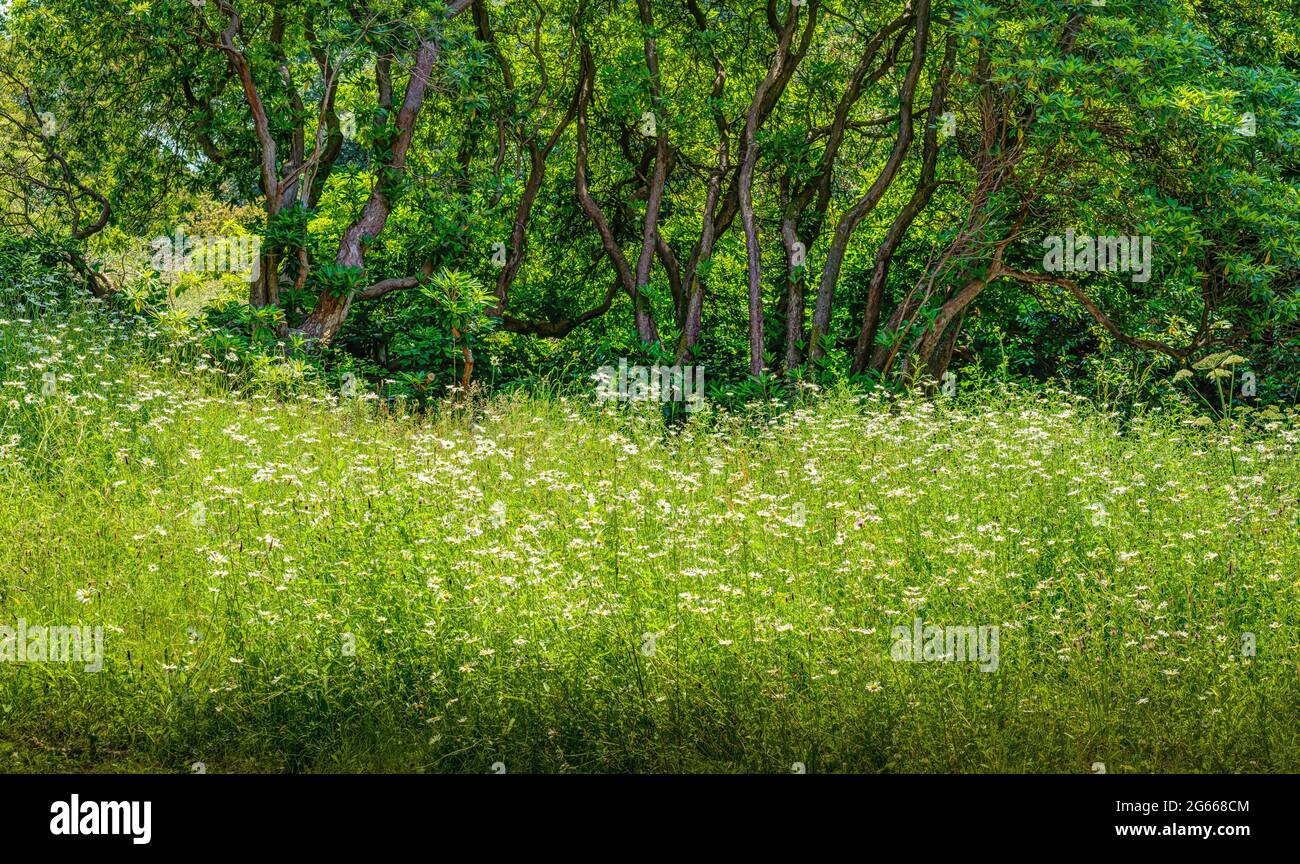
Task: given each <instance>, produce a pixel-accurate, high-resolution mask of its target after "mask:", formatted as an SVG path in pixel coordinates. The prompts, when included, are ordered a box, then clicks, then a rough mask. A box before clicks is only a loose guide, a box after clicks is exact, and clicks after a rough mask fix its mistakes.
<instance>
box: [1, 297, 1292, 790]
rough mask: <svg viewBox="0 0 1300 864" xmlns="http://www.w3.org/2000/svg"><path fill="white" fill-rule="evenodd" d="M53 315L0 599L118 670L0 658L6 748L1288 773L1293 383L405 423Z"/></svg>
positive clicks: (774, 766) (17, 416)
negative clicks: (961, 652)
mask: <svg viewBox="0 0 1300 864" xmlns="http://www.w3.org/2000/svg"><path fill="white" fill-rule="evenodd" d="M38 307H39V304H32V305H31V306H26V307H23V308H21V309H20V308H16V307H15V306H13V305H12V304H9V305H6V306H5V307H4V309H3V310H2V312H0V517H2V518H0V624H5V625H13V624H14V622H16V621H17V620H19V619H22V620H24V621H25V622H27V623H28V625H29V626H31V625H42V624H46V625H56V624H57V625H67V626H73V625H82V626H86V627H94V626H102V628H103V638H104V646H103V648H104V657H103V664H102V669H101V670H100V671H98V672H87V671H86V670H85V669H84V668H83V667H82V665H80V664H74V663H55V662H19V661H17V660H15V661H14V662H3V663H0V712H2V714H0V716H2V717H3V722H2V723H0V769H3V770H7V771H46V770H59V771H104V772H118V771H159V772H190V771H199V770H202V771H206V772H209V773H218V772H225V771H261V772H279V771H306V772H320V771H429V772H490V771H497V772H498V773H501V772H509V773H526V772H616V771H617V772H657V771H686V772H696V771H720V772H738V771H752V772H790V771H807V772H809V773H813V772H818V773H823V772H876V771H885V772H917V771H921V772H977V771H993V772H1002V771H1018V772H1080V773H1082V772H1088V771H1097V770H1106V771H1108V772H1109V773H1122V772H1164V771H1187V772H1224V771H1228V772H1235V771H1244V772H1288V771H1289V772H1294V771H1297V770H1300V654H1298V653H1297V648H1298V647H1300V646H1298V644H1297V643H1298V642H1300V637H1298V632H1297V627H1298V626H1300V615H1298V614H1297V613H1298V612H1300V541H1298V538H1300V531H1298V530H1297V529H1298V528H1300V524H1298V522H1300V503H1298V502H1297V493H1298V490H1300V465H1298V464H1297V459H1296V454H1297V442H1298V437H1300V418H1298V417H1297V414H1296V412H1295V411H1294V410H1291V411H1276V410H1274V411H1269V412H1263V413H1259V414H1256V415H1253V416H1248V417H1244V418H1237V419H1236V420H1235V421H1233V422H1228V421H1222V422H1218V423H1213V424H1210V425H1204V424H1200V425H1197V424H1192V423H1188V422H1184V420H1183V419H1181V418H1176V417H1172V416H1164V415H1163V414H1161V413H1160V412H1152V413H1148V414H1147V415H1145V416H1137V417H1129V418H1118V417H1113V416H1107V415H1104V414H1101V413H1099V412H1097V411H1096V410H1094V409H1091V408H1089V407H1088V405H1087V404H1085V403H1084V402H1082V401H1081V400H1076V399H1074V398H1072V397H1070V396H1068V395H1066V394H1063V393H1055V392H1038V393H1029V392H1019V391H1011V390H1004V391H1001V392H993V393H986V394H982V396H981V398H980V399H979V400H977V401H964V400H963V399H957V400H948V399H930V400H927V399H923V398H919V397H918V398H914V399H912V398H906V399H888V400H886V399H879V400H877V399H867V398H864V397H860V396H858V397H854V396H851V395H848V394H844V393H839V394H828V395H825V396H824V397H822V398H820V399H819V400H818V401H816V402H815V403H814V404H810V405H809V406H807V407H802V408H796V409H794V410H790V411H784V412H772V413H770V414H751V415H747V416H740V415H734V414H728V413H724V412H722V411H720V410H716V409H715V408H714V407H712V406H709V405H706V406H705V407H704V408H703V409H702V410H700V411H698V412H694V413H692V414H691V415H690V416H689V417H687V418H685V420H684V422H683V423H681V424H679V425H665V424H664V422H663V418H662V413H661V411H660V406H659V405H657V404H644V403H643V404H631V405H627V404H618V403H610V402H600V401H598V400H595V399H593V398H590V397H587V398H583V397H560V398H528V397H523V396H518V395H516V396H501V397H497V398H494V399H491V400H487V401H481V402H476V403H463V404H458V405H454V406H444V407H443V408H442V409H441V410H439V411H436V412H433V413H431V414H427V415H419V416H415V415H413V414H412V413H410V412H407V411H405V410H403V409H402V408H401V407H400V405H394V404H391V403H382V402H380V401H379V400H376V399H374V398H369V399H368V398H365V397H364V395H363V396H361V397H358V398H341V397H340V396H339V395H338V394H337V393H335V392H331V391H330V390H328V389H325V388H319V389H316V390H314V392H313V391H309V392H308V395H298V396H287V397H284V398H279V399H277V398H272V397H269V396H265V397H259V396H254V395H247V393H246V391H237V390H235V389H234V388H233V387H232V386H231V384H230V382H229V380H228V379H227V376H225V375H224V374H222V372H221V371H220V369H219V367H218V366H217V365H216V364H215V363H214V362H212V358H204V357H203V355H202V354H201V353H200V352H199V351H197V350H196V349H194V347H193V346H192V345H191V346H188V347H187V346H186V345H185V344H182V343H183V340H181V341H180V342H178V341H177V339H176V338H174V337H173V336H169V334H168V332H167V331H166V328H165V327H162V326H161V325H159V324H157V323H153V324H146V323H142V322H141V321H134V322H131V321H127V320H124V319H121V318H113V317H108V316H106V315H105V314H104V313H103V312H101V311H99V310H97V309H95V308H92V307H90V306H82V307H80V308H78V309H75V310H69V309H66V308H59V309H58V310H56V311H57V314H55V313H54V312H51V311H50V310H49V309H42V308H38ZM128 327H129V328H132V329H131V340H130V342H129V343H128V340H127V338H126V336H125V328H128ZM142 346H144V347H142ZM286 374H289V373H286ZM50 382H53V383H52V384H51V383H50ZM241 393H245V395H240V394H241ZM916 622H920V623H916ZM914 624H915V625H916V627H917V628H918V629H917V631H916V632H917V634H918V642H917V643H916V645H917V647H918V648H920V651H919V653H916V654H913V653H912V651H911V647H910V641H908V640H907V639H904V638H903V637H902V636H900V635H899V634H905V633H910V632H911V631H912V629H913V627H914ZM930 626H935V627H938V628H946V631H945V632H947V633H948V634H949V636H950V637H951V635H952V633H953V632H954V631H955V630H957V631H960V630H961V628H984V629H983V631H981V632H983V633H984V634H985V635H988V634H996V636H997V641H996V651H997V654H996V657H995V658H994V659H995V660H996V662H985V663H982V664H981V663H976V662H957V661H958V660H959V659H960V658H955V657H953V656H951V648H952V641H951V638H950V639H949V640H948V641H947V642H944V641H943V638H942V637H940V638H939V640H938V642H937V643H936V646H933V647H934V650H933V651H931V650H930V648H931V647H932V646H930V645H929V638H928V635H927V633H926V630H925V628H927V627H930ZM896 628H903V630H901V631H897V632H896ZM936 632H937V631H936ZM900 640H902V641H904V642H906V643H907V645H908V648H907V650H906V651H902V652H901V654H902V655H903V656H901V657H900V648H899V642H900ZM920 640H924V641H925V644H922V642H921V641H920ZM959 643H960V633H959ZM959 647H960V644H959ZM987 647H988V646H987V645H982V646H980V650H984V649H987ZM984 659H988V658H984ZM926 661H931V662H926ZM990 666H993V667H995V668H991V669H990V668H988V667H990ZM1098 765H1101V766H1103V767H1102V768H1100V769H1099V768H1098V767H1097V766H1098Z"/></svg>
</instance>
